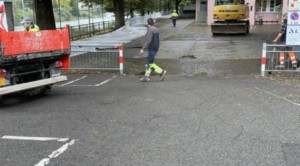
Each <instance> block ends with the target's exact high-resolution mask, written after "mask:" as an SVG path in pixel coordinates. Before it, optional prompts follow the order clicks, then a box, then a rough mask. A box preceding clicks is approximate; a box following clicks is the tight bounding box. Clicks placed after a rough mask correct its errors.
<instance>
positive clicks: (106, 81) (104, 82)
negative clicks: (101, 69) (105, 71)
mask: <svg viewBox="0 0 300 166" xmlns="http://www.w3.org/2000/svg"><path fill="white" fill-rule="evenodd" d="M116 77H117V76H113V77H112V78H110V79H108V80H105V81H103V82H101V83H99V84H96V85H95V86H101V85H104V84H106V83H108V82H109V81H111V80H113V79H114V78H116Z"/></svg>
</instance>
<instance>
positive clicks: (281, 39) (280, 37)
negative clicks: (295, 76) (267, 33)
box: [273, 13, 297, 69]
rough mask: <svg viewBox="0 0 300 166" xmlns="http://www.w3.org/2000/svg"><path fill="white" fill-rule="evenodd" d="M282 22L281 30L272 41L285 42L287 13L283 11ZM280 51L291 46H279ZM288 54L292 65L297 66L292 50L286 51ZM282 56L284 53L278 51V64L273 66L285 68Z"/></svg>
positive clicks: (286, 49)
mask: <svg viewBox="0 0 300 166" xmlns="http://www.w3.org/2000/svg"><path fill="white" fill-rule="evenodd" d="M282 17H283V22H282V25H281V31H280V32H279V33H278V34H277V36H276V38H275V39H274V40H273V42H274V43H280V44H285V42H286V33H287V13H285V14H284V15H283V16H282ZM280 50H281V51H291V48H289V47H281V48H280ZM288 55H289V57H290V59H291V61H292V67H293V68H297V60H296V56H295V53H294V52H288ZM284 57H285V53H284V52H280V53H279V63H280V65H277V66H275V68H280V69H283V68H285V65H284V61H285V60H284Z"/></svg>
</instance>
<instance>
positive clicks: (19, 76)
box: [0, 0, 70, 98]
mask: <svg viewBox="0 0 300 166" xmlns="http://www.w3.org/2000/svg"><path fill="white" fill-rule="evenodd" d="M5 3H6V2H4V1H2V0H0V98H1V97H2V96H4V95H7V94H11V93H16V92H21V93H26V94H37V93H41V92H44V91H46V90H47V89H50V88H51V86H52V85H53V84H55V83H58V82H62V81H66V80H67V77H66V76H63V75H61V69H62V68H68V67H69V66H70V36H69V27H68V26H66V27H65V28H64V29H58V30H41V31H36V32H27V31H24V32H23V31H21V32H14V31H9V30H8V29H9V28H8V23H7V22H8V20H9V19H8V18H6V12H5Z"/></svg>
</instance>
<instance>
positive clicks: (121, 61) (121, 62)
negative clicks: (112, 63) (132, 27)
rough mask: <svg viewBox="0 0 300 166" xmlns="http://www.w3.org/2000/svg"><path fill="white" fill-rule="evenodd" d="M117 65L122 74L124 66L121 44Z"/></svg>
mask: <svg viewBox="0 0 300 166" xmlns="http://www.w3.org/2000/svg"><path fill="white" fill-rule="evenodd" d="M119 64H120V74H123V73H124V66H123V44H121V45H120V46H119Z"/></svg>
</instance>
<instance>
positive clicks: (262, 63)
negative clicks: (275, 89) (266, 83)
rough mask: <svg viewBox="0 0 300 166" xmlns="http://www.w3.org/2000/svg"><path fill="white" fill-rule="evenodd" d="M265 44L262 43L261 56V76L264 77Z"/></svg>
mask: <svg viewBox="0 0 300 166" xmlns="http://www.w3.org/2000/svg"><path fill="white" fill-rule="evenodd" d="M266 55H267V44H266V43H264V44H263V50H262V58H261V74H260V75H261V76H262V77H264V76H265V71H266V63H267V58H266Z"/></svg>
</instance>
